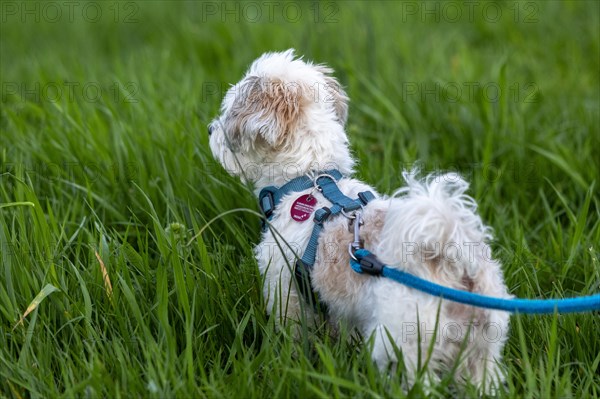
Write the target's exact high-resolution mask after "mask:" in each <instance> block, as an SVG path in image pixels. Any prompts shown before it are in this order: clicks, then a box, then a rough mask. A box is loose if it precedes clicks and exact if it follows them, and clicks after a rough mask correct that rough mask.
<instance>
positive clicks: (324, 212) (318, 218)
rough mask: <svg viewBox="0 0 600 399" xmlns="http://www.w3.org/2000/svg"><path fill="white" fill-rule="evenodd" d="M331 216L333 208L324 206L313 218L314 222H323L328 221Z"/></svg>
mask: <svg viewBox="0 0 600 399" xmlns="http://www.w3.org/2000/svg"><path fill="white" fill-rule="evenodd" d="M329 216H331V209H329V208H328V207H326V206H324V207H323V208H320V209H317V211H316V212H315V216H314V218H313V222H315V223H316V224H323V222H324V221H326V220H327V219H328V218H329Z"/></svg>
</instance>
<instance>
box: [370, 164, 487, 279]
mask: <svg viewBox="0 0 600 399" xmlns="http://www.w3.org/2000/svg"><path fill="white" fill-rule="evenodd" d="M417 174H418V171H417V170H413V171H411V172H404V173H403V177H404V180H405V181H406V183H407V185H406V187H403V188H401V189H400V190H398V191H397V192H396V193H395V194H394V198H393V199H392V200H391V201H392V203H391V206H390V210H389V212H388V215H387V218H386V222H385V225H384V227H383V231H382V239H381V241H380V243H379V245H378V247H377V249H376V253H377V256H378V257H379V258H380V259H381V260H382V261H383V262H384V263H386V264H388V265H390V266H392V267H397V268H399V269H402V270H405V271H408V272H410V273H414V274H416V275H419V276H421V277H423V278H429V279H431V278H434V279H435V280H438V281H444V280H445V281H448V282H449V283H452V285H455V283H457V281H456V280H457V278H458V283H460V280H461V278H462V276H464V277H467V279H468V280H470V277H474V275H475V273H476V272H477V270H476V269H477V268H478V267H479V266H478V265H481V264H482V261H483V263H485V262H486V261H492V260H491V258H490V250H489V246H488V244H487V241H489V239H491V231H490V228H489V227H486V226H485V225H484V224H483V222H482V221H481V218H480V217H479V216H478V215H477V213H476V210H477V204H476V203H475V200H473V198H471V197H469V196H468V195H466V194H465V192H466V191H467V189H468V187H469V185H468V183H467V182H466V181H465V180H463V179H462V178H461V177H460V176H459V175H458V174H456V173H447V174H432V175H429V176H427V177H426V178H424V179H418V178H417V177H416V175H417ZM486 257H487V258H489V259H485V258H486Z"/></svg>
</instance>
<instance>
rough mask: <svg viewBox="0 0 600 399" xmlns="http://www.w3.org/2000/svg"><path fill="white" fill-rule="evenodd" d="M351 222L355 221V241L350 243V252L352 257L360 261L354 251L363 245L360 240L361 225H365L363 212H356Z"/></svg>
mask: <svg viewBox="0 0 600 399" xmlns="http://www.w3.org/2000/svg"><path fill="white" fill-rule="evenodd" d="M351 222H352V223H354V241H352V242H351V243H350V244H348V253H349V254H350V257H351V258H352V259H354V260H356V261H358V259H356V257H355V256H354V252H356V251H357V250H359V249H361V248H362V247H363V246H362V243H361V241H360V226H362V225H363V220H362V214H361V213H360V212H359V211H356V212H354V217H353V218H352V219H351Z"/></svg>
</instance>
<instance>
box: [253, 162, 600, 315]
mask: <svg viewBox="0 0 600 399" xmlns="http://www.w3.org/2000/svg"><path fill="white" fill-rule="evenodd" d="M342 177H343V176H342V174H341V173H340V172H339V171H338V170H328V171H325V172H323V173H318V174H316V177H315V178H310V177H308V176H300V177H297V178H295V179H293V180H291V181H289V182H288V183H286V184H284V185H283V186H281V187H279V188H278V187H275V186H269V187H265V188H263V189H262V190H261V192H260V194H259V204H260V207H261V209H262V211H263V213H264V214H265V217H266V218H267V219H268V220H270V219H271V218H272V216H273V212H274V210H275V208H276V207H277V205H278V204H279V202H280V201H281V199H282V198H283V197H284V196H285V195H287V194H289V193H292V192H297V191H304V190H308V189H309V188H315V189H317V190H319V191H320V192H321V194H323V196H324V197H325V198H326V199H327V200H328V201H330V202H331V203H332V206H331V207H330V208H329V207H326V206H325V207H322V208H320V209H318V210H317V211H316V212H315V215H314V218H313V221H314V226H313V231H312V234H311V236H310V239H309V241H308V245H307V246H306V249H305V250H304V254H303V255H302V258H301V259H298V260H297V261H296V264H295V268H294V276H295V280H296V283H297V285H298V288H299V290H300V292H301V294H302V296H303V297H304V299H305V300H306V302H307V303H309V304H311V305H312V306H313V307H314V308H315V309H316V310H322V311H326V309H325V307H324V304H323V303H322V302H319V301H318V298H317V297H316V294H315V292H314V291H313V289H312V285H311V282H310V281H311V280H310V274H311V272H312V268H313V266H314V264H315V258H316V255H317V247H318V244H319V235H320V234H321V231H322V229H323V223H324V222H325V221H326V220H328V219H329V218H330V217H331V216H336V215H338V214H340V213H341V214H343V215H345V216H346V217H348V218H350V219H353V224H354V241H353V242H352V243H350V244H349V247H348V251H349V254H350V267H351V268H352V269H353V270H354V271H355V272H357V273H364V274H369V275H372V276H383V277H386V278H389V279H391V280H394V281H396V282H398V283H401V284H404V285H406V286H408V287H410V288H413V289H416V290H419V291H422V292H425V293H427V294H430V295H433V296H437V297H440V298H443V299H447V300H450V301H454V302H459V303H463V304H466V305H471V306H477V307H481V308H487V309H497V310H503V311H507V312H518V313H529V314H549V313H554V312H559V313H576V312H586V311H598V310H600V294H596V295H590V296H585V297H575V298H564V299H520V298H515V299H505V298H494V297H489V296H485V295H481V294H477V293H473V292H468V291H462V290H457V289H454V288H449V287H445V286H442V285H439V284H435V283H433V282H431V281H428V280H424V279H421V278H419V277H417V276H415V275H413V274H410V273H406V272H403V271H401V270H398V269H395V268H390V267H389V266H386V265H384V264H383V263H382V262H381V261H380V260H379V259H377V257H376V256H375V255H374V254H372V253H371V252H369V251H368V250H366V249H364V248H362V245H361V241H360V226H361V224H362V220H361V213H360V209H361V208H362V207H363V206H365V205H367V204H368V203H369V202H370V201H371V200H373V199H374V198H375V196H374V195H373V193H372V192H370V191H365V192H361V193H359V194H358V198H357V199H351V198H349V197H347V196H346V195H344V194H343V193H342V192H341V191H340V189H339V188H338V186H337V184H336V182H337V181H339V180H340V179H341V178H342ZM351 212H353V214H352V216H349V213H351ZM266 227H267V224H266V223H263V229H266Z"/></svg>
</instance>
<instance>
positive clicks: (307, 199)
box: [291, 194, 317, 222]
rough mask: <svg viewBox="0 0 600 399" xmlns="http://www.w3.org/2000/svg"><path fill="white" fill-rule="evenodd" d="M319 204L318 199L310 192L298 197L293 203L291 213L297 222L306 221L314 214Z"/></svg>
mask: <svg viewBox="0 0 600 399" xmlns="http://www.w3.org/2000/svg"><path fill="white" fill-rule="evenodd" d="M316 205H317V199H316V198H315V197H313V196H312V195H310V194H306V195H303V196H301V197H298V199H296V201H294V204H293V205H292V210H291V215H292V219H294V220H295V221H296V222H304V221H305V220H308V218H309V217H310V215H312V213H313V211H314V210H315V206H316Z"/></svg>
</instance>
